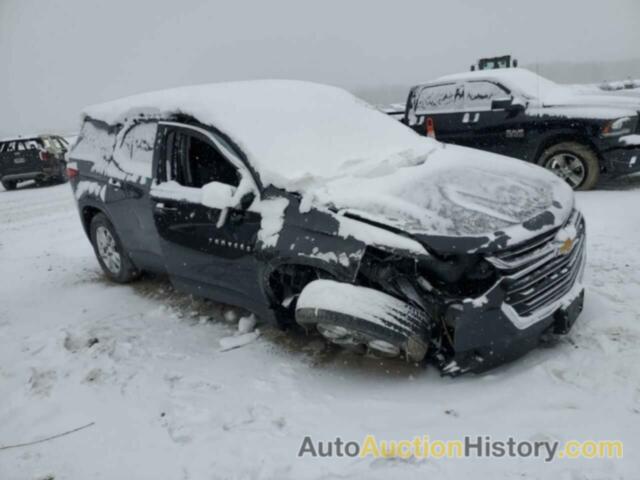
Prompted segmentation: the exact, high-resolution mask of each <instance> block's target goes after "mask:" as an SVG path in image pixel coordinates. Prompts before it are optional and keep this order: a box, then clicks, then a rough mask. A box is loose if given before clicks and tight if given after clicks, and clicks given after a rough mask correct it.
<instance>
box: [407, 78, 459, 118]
mask: <svg viewBox="0 0 640 480" xmlns="http://www.w3.org/2000/svg"><path fill="white" fill-rule="evenodd" d="M463 98H464V86H463V85H457V84H455V83H449V84H446V85H434V86H433V87H426V88H424V89H423V90H422V91H421V92H420V95H419V96H418V100H417V102H416V106H415V113H416V114H417V115H420V114H422V113H436V112H447V111H449V112H451V111H454V110H458V109H460V108H462V103H463Z"/></svg>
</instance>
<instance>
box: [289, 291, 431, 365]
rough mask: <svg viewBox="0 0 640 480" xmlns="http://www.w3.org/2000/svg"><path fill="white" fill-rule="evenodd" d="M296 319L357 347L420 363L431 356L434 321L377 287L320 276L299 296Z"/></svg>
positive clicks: (329, 337) (327, 336) (332, 339)
mask: <svg viewBox="0 0 640 480" xmlns="http://www.w3.org/2000/svg"><path fill="white" fill-rule="evenodd" d="M296 321H297V322H298V323H299V324H300V325H302V326H303V327H314V328H316V329H317V330H318V331H319V332H320V334H321V335H322V336H323V337H325V339H327V340H328V341H330V342H331V343H334V344H337V345H339V346H341V347H345V348H348V349H351V350H356V351H364V350H369V351H371V352H373V353H375V354H377V355H379V356H385V357H397V356H400V355H404V356H405V357H406V358H407V360H410V361H413V362H419V361H421V360H423V359H424V357H425V356H426V354H427V350H428V345H429V339H430V331H431V322H430V320H429V317H428V316H427V314H426V313H425V312H424V311H423V310H421V309H418V308H416V307H414V306H413V305H410V304H408V303H406V302H403V301H402V300H399V299H397V298H395V297H392V296H391V295H388V294H386V293H384V292H380V291H378V290H374V289H372V288H366V287H360V286H357V285H351V284H348V283H341V282H336V281H333V280H314V281H313V282H311V283H309V284H308V285H307V286H306V287H305V288H304V290H302V293H301V294H300V297H299V298H298V302H297V304H296Z"/></svg>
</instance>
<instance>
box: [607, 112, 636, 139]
mask: <svg viewBox="0 0 640 480" xmlns="http://www.w3.org/2000/svg"><path fill="white" fill-rule="evenodd" d="M636 122H637V118H635V117H622V118H616V119H615V120H611V121H609V122H607V123H606V124H605V126H604V127H602V132H601V135H602V136H603V137H618V136H620V135H628V134H630V133H633V132H634V131H635V127H636Z"/></svg>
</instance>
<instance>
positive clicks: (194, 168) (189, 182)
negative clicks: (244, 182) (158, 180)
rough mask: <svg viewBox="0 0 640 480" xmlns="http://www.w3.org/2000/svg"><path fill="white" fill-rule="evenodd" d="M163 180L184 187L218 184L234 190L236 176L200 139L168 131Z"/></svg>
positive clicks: (210, 147)
mask: <svg viewBox="0 0 640 480" xmlns="http://www.w3.org/2000/svg"><path fill="white" fill-rule="evenodd" d="M166 142H167V148H166V152H167V159H166V167H165V169H166V175H165V176H166V178H167V180H175V181H176V182H178V183H179V184H180V185H183V186H185V187H193V188H201V187H202V186H204V185H206V184H207V183H211V182H220V183H226V184H227V185H231V186H234V187H237V186H238V185H239V183H240V175H239V174H238V171H237V170H236V168H235V167H234V166H233V164H232V163H231V162H230V161H229V160H228V159H227V158H226V157H225V156H224V155H223V154H222V153H221V152H220V151H219V150H218V149H217V148H216V147H215V146H213V145H212V144H211V143H209V142H208V141H206V140H205V139H204V138H202V137H200V136H197V135H191V134H189V133H186V132H183V131H180V130H172V131H170V132H169V133H168V135H167V138H166Z"/></svg>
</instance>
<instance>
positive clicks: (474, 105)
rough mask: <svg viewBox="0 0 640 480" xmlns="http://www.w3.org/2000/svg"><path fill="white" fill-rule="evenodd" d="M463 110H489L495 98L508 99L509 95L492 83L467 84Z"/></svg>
mask: <svg viewBox="0 0 640 480" xmlns="http://www.w3.org/2000/svg"><path fill="white" fill-rule="evenodd" d="M464 91H465V96H464V109H465V110H473V111H478V110H491V102H492V101H493V100H495V99H496V98H504V97H508V96H509V93H508V92H507V91H506V90H505V89H503V88H501V87H499V86H498V85H496V84H495V83H492V82H467V84H466V85H465V89H464Z"/></svg>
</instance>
